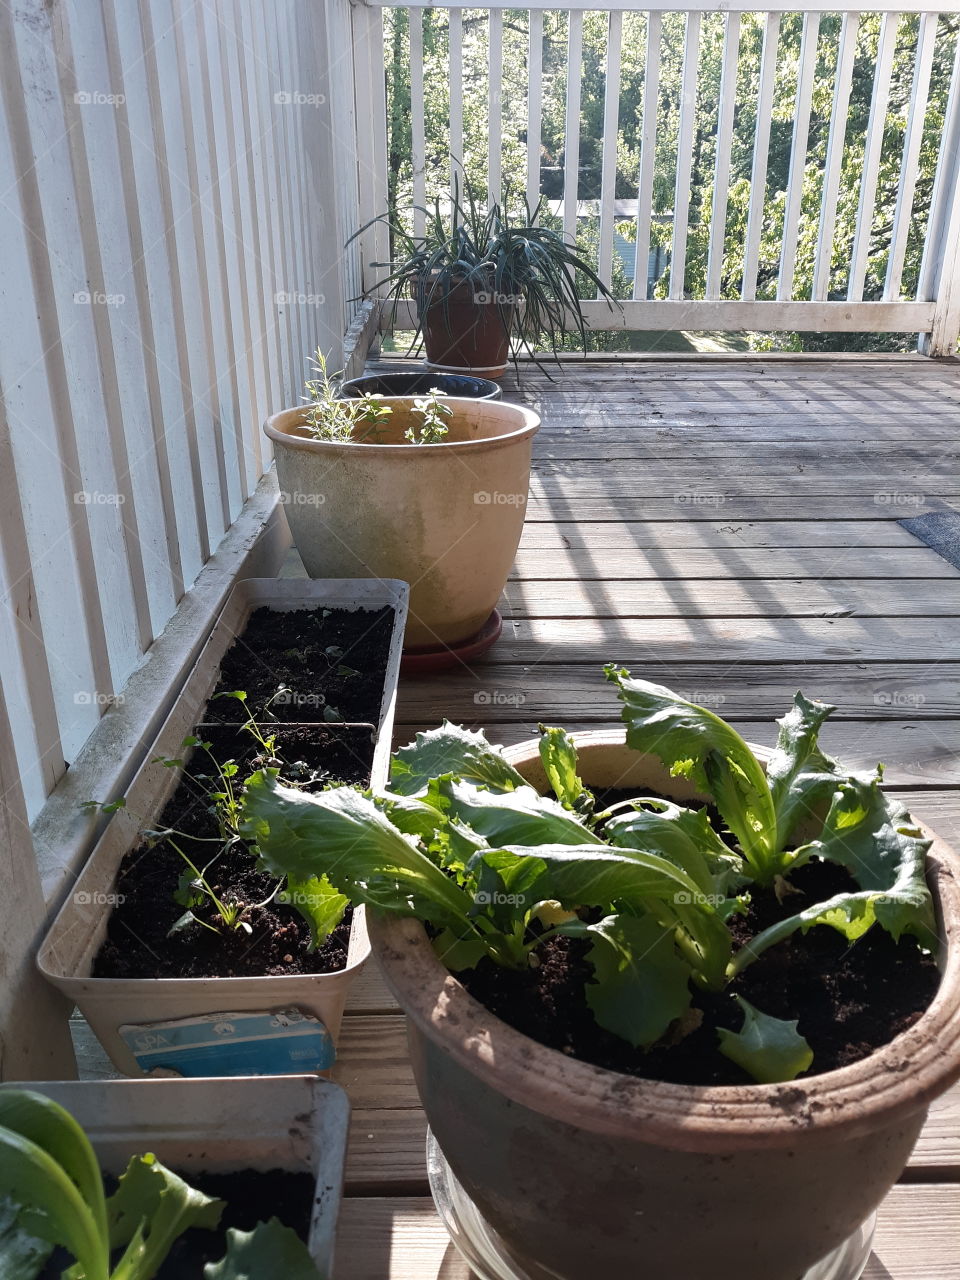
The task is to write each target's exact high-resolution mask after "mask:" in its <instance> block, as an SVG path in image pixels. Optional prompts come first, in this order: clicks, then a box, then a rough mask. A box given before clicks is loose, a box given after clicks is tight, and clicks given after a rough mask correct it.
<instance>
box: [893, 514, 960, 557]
mask: <svg viewBox="0 0 960 1280" xmlns="http://www.w3.org/2000/svg"><path fill="white" fill-rule="evenodd" d="M897 524H900V525H903V527H904V529H906V531H907V532H908V533H912V534H913V536H914V537H915V538H919V539H920V541H921V542H925V543H926V544H927V546H928V547H930V549H931V550H932V551H935V552H936V553H937V555H938V556H942V557H943V559H944V560H949V562H950V563H951V564H952V565H953V566H954V568H956V569H960V511H928V512H927V513H926V515H922V516H910V517H909V519H907V520H898V521H897Z"/></svg>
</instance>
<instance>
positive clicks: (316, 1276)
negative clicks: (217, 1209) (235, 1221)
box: [203, 1218, 325, 1280]
mask: <svg viewBox="0 0 960 1280" xmlns="http://www.w3.org/2000/svg"><path fill="white" fill-rule="evenodd" d="M203 1276H204V1280H277V1278H278V1277H281V1276H282V1277H283V1280H325V1277H324V1276H322V1275H321V1273H320V1271H319V1269H318V1267H317V1265H316V1263H315V1262H314V1261H313V1259H312V1258H311V1257H310V1251H309V1249H308V1248H307V1246H306V1245H305V1244H304V1242H303V1241H302V1240H301V1239H300V1237H299V1236H298V1235H297V1233H296V1232H295V1231H293V1230H292V1229H291V1228H290V1227H285V1226H284V1225H283V1223H282V1222H281V1221H280V1220H279V1219H278V1218H271V1219H270V1220H269V1221H268V1222H258V1223H257V1225H256V1226H255V1227H254V1229H253V1230H252V1231H238V1230H237V1229H236V1228H235V1227H231V1228H230V1230H229V1231H228V1232H227V1252H226V1254H225V1255H224V1256H223V1258H221V1260H220V1261H219V1262H208V1263H207V1264H206V1266H205V1267H204V1268H203Z"/></svg>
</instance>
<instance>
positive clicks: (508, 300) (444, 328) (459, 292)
mask: <svg viewBox="0 0 960 1280" xmlns="http://www.w3.org/2000/svg"><path fill="white" fill-rule="evenodd" d="M438 292H439V291H438ZM415 295H416V298H417V308H418V311H419V315H420V325H421V328H422V329H423V343H424V346H425V347H426V351H427V363H428V364H429V365H430V366H431V367H432V368H434V369H442V370H447V371H449V372H451V373H453V372H463V373H476V374H480V375H481V376H482V377H484V378H499V377H502V376H503V374H504V373H505V372H506V368H507V360H508V359H509V356H510V330H511V326H512V324H513V316H514V312H515V310H516V304H515V302H514V301H513V299H512V297H498V296H497V295H495V294H493V293H484V292H483V291H482V290H475V289H473V288H472V287H471V286H469V285H466V284H461V285H457V286H455V287H454V288H453V289H451V290H450V291H449V293H447V294H446V295H445V296H444V297H443V298H442V299H441V298H439V297H433V298H431V295H430V293H429V290H428V289H424V288H422V287H419V288H417V289H415Z"/></svg>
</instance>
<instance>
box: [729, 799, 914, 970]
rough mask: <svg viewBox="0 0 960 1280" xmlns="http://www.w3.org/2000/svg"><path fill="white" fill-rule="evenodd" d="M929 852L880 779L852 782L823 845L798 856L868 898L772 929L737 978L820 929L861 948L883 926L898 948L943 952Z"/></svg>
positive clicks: (836, 804) (744, 957)
mask: <svg viewBox="0 0 960 1280" xmlns="http://www.w3.org/2000/svg"><path fill="white" fill-rule="evenodd" d="M929 847H930V841H929V840H927V839H925V838H924V836H923V834H922V833H921V832H920V830H919V829H918V828H916V827H914V826H912V825H911V823H910V815H909V813H908V812H907V810H906V809H905V808H904V806H903V805H902V804H900V803H899V802H898V801H896V800H892V799H890V798H889V797H888V796H886V795H884V793H883V792H882V791H881V790H880V785H879V782H878V780H877V779H876V778H874V779H865V778H859V777H855V776H851V777H849V778H847V779H846V780H845V781H843V782H841V783H840V785H839V787H838V789H837V791H836V793H835V795H834V801H833V804H832V805H831V807H830V812H829V813H828V815H827V820H826V823H825V824H824V829H823V833H822V836H821V838H820V839H819V840H816V841H813V842H812V843H811V844H809V845H804V846H803V848H801V849H799V850H798V851H797V858H798V860H801V861H805V860H807V859H808V858H809V857H811V856H817V857H821V858H825V859H826V860H828V861H831V862H837V863H840V865H841V866H844V867H846V868H847V870H848V871H849V872H850V874H851V875H852V876H853V878H854V880H855V881H856V882H857V884H858V885H860V886H861V891H860V892H858V893H842V894H837V895H835V896H834V897H832V898H828V899H826V901H824V902H817V903H814V904H812V905H811V906H809V907H807V908H805V909H804V910H803V911H799V912H797V913H796V915H793V916H790V917H789V918H788V919H786V920H781V921H779V922H778V923H777V924H774V925H771V926H770V928H769V929H765V930H764V931H763V932H762V933H760V934H758V935H757V937H755V938H752V939H751V940H750V942H749V943H747V945H746V946H745V947H743V948H742V949H741V951H739V952H738V953H737V955H736V956H735V957H734V960H733V965H732V972H733V973H739V972H741V971H742V970H743V969H745V968H746V967H747V965H749V964H751V963H752V962H753V961H754V960H755V959H756V958H757V957H758V956H759V955H761V954H762V953H763V952H764V951H766V950H767V949H768V948H769V947H772V946H775V945H776V944H777V943H778V942H782V941H783V939H784V938H787V937H789V936H790V935H791V934H792V933H795V932H796V931H797V930H800V931H801V932H803V933H806V931H807V930H808V929H812V928H813V927H814V926H815V925H829V926H831V927H832V928H834V929H836V930H838V932H840V933H842V934H843V936H844V937H845V938H846V939H847V940H848V941H850V942H855V941H856V940H857V938H860V937H862V936H863V934H865V933H866V932H867V930H868V929H871V928H872V927H873V925H874V924H879V925H881V926H882V927H883V928H884V929H886V930H887V932H888V933H890V934H891V935H892V936H893V937H894V938H895V939H897V940H899V939H900V938H901V937H902V936H903V934H905V933H907V934H912V935H913V936H914V937H915V938H916V939H917V940H918V942H919V943H920V945H921V946H923V947H926V948H927V949H928V950H929V951H936V949H937V945H938V939H937V923H936V915H935V912H934V908H933V899H932V897H931V894H930V890H929V888H928V887H927V882H926V876H925V871H926V854H927V849H928V848H929Z"/></svg>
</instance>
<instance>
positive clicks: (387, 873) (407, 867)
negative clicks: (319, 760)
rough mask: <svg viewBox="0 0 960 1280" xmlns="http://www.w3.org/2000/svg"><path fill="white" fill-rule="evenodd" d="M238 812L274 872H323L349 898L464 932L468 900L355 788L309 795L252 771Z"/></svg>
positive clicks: (304, 875) (300, 874)
mask: <svg viewBox="0 0 960 1280" xmlns="http://www.w3.org/2000/svg"><path fill="white" fill-rule="evenodd" d="M243 810H244V819H243V828H244V832H245V834H246V835H247V836H248V837H252V838H253V839H255V841H256V843H257V845H258V847H259V849H260V855H261V857H262V858H263V861H264V863H265V864H266V866H267V867H268V869H269V870H270V871H272V872H273V873H274V874H276V875H286V876H293V877H294V878H295V879H299V878H307V879H309V878H310V877H312V876H324V875H325V876H328V877H329V880H330V883H331V884H332V885H334V886H335V887H336V888H337V889H338V890H339V891H340V892H341V893H344V894H346V895H347V896H348V897H349V898H350V899H351V900H352V901H353V902H365V903H367V904H368V905H369V906H374V907H379V908H381V909H383V910H386V911H396V912H399V913H401V914H403V915H417V916H419V918H420V919H424V920H430V921H432V922H433V923H434V924H436V925H438V926H440V927H441V928H442V927H450V928H453V929H454V931H455V932H456V931H459V930H460V929H461V928H463V927H466V929H467V930H468V929H469V917H470V912H471V908H472V906H473V901H472V898H471V897H470V896H469V895H468V894H467V893H465V892H464V891H463V890H462V889H461V888H460V887H459V886H458V885H457V884H456V882H455V881H454V880H452V879H451V877H450V876H448V875H447V874H446V873H445V872H444V871H443V870H442V869H441V868H440V867H439V866H437V865H436V863H434V862H432V861H431V859H430V858H429V857H427V856H426V855H425V854H424V853H422V852H421V851H420V849H419V848H418V847H417V842H416V840H415V839H413V838H412V837H409V836H405V835H402V834H401V833H400V832H399V831H397V829H396V828H395V827H394V826H393V825H392V824H391V822H390V820H389V818H388V817H387V815H386V814H385V813H383V812H381V810H380V809H379V808H378V807H377V806H376V805H375V804H374V802H373V801H372V800H370V799H368V798H367V797H366V796H364V795H362V794H361V793H360V792H358V791H356V790H354V789H353V788H352V787H332V788H331V789H330V790H328V791H320V792H317V793H315V794H313V795H307V794H305V793H304V792H302V791H297V790H295V789H293V788H291V787H284V786H282V785H280V784H279V783H278V782H277V780H276V779H275V778H273V777H271V776H270V775H269V774H268V773H266V772H260V773H255V774H253V775H252V776H251V778H250V779H248V781H247V787H246V791H245V793H244V805H243Z"/></svg>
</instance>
